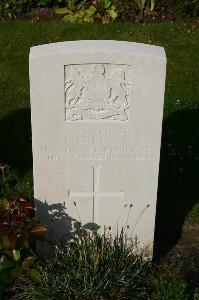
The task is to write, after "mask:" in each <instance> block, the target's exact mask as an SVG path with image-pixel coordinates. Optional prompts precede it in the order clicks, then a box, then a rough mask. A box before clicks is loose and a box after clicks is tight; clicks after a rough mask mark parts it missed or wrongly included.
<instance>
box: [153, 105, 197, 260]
mask: <svg viewBox="0 0 199 300" xmlns="http://www.w3.org/2000/svg"><path fill="white" fill-rule="evenodd" d="M198 199H199V110H186V109H184V110H179V111H176V112H175V113H173V114H172V116H171V117H169V118H168V119H166V120H165V121H164V123H163V135H162V147H161V156H160V175H159V187H158V201H157V212H156V230H155V244H154V256H155V259H159V258H161V257H164V256H165V255H166V254H167V253H168V252H169V250H171V248H172V247H173V246H174V245H175V244H176V242H177V241H178V239H179V237H180V235H181V230H182V226H183V224H184V221H185V219H186V217H187V215H188V213H189V212H190V210H191V209H192V207H193V206H194V204H196V202H197V200H198Z"/></svg>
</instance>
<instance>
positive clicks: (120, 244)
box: [9, 232, 188, 300]
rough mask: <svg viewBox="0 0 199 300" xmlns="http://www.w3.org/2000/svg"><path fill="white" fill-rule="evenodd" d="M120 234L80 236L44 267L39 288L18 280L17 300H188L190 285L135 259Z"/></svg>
mask: <svg viewBox="0 0 199 300" xmlns="http://www.w3.org/2000/svg"><path fill="white" fill-rule="evenodd" d="M133 251H134V247H133V246H132V244H127V243H126V242H125V238H124V235H123V234H122V233H121V234H120V235H118V237H117V238H116V239H114V240H113V239H111V238H110V237H108V232H106V233H105V235H103V236H99V235H92V236H89V235H88V236H85V235H84V236H82V235H81V234H80V235H79V236H76V237H75V238H74V239H72V240H70V242H67V244H66V246H65V247H64V248H59V247H56V248H55V251H54V255H53V257H52V258H50V259H48V260H42V261H39V262H38V264H37V267H38V268H39V269H40V272H41V274H42V280H41V281H40V282H39V284H38V283H37V284H35V283H34V282H31V280H30V279H28V278H27V277H21V278H19V280H18V282H17V283H16V284H15V285H14V287H12V288H11V289H10V296H11V295H12V293H14V297H13V298H12V297H9V299H13V300H23V299H26V300H43V299H49V300H55V299H63V300H64V299H66V300H70V299H71V300H73V299H84V300H86V299H87V300H94V299H95V300H97V299H98V300H100V299H101V300H103V299H104V300H105V299H107V300H108V299H113V300H114V299H129V300H130V299H136V300H138V299H140V300H141V299H142V300H145V299H151V300H159V299H162V300H171V299H172V300H186V299H188V298H187V296H188V289H187V283H186V282H185V281H184V280H183V279H182V277H180V275H179V273H178V271H177V270H176V267H175V270H174V268H173V267H171V266H168V265H166V264H162V265H161V266H156V267H155V266H153V265H152V264H151V263H150V262H149V261H147V260H146V259H143V258H142V256H141V255H140V256H138V255H135V254H133Z"/></svg>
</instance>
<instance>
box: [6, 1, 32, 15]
mask: <svg viewBox="0 0 199 300" xmlns="http://www.w3.org/2000/svg"><path fill="white" fill-rule="evenodd" d="M32 7H33V1H32V0H1V1H0V17H2V18H5V17H9V18H10V19H11V18H15V17H16V15H19V14H21V13H24V12H26V11H28V10H30V9H31V8H32Z"/></svg>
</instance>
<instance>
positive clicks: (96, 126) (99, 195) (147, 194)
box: [30, 41, 166, 249]
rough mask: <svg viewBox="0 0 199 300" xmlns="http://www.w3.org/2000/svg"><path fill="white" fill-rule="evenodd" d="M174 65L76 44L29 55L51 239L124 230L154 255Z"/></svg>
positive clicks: (111, 46) (123, 50)
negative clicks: (167, 92)
mask: <svg viewBox="0 0 199 300" xmlns="http://www.w3.org/2000/svg"><path fill="white" fill-rule="evenodd" d="M165 73H166V57H165V52H164V49H163V48H161V47H156V46H151V45H144V44H137V43H131V42H119V41H75V42H63V43H56V44H49V45H41V46H37V47H33V48H31V51H30V94H31V115H32V143H33V165H34V196H35V199H36V200H35V201H36V205H37V209H38V214H39V216H40V219H41V221H42V223H43V224H44V225H47V226H48V228H49V238H51V239H53V240H61V239H62V238H63V236H65V235H68V234H70V233H73V232H75V228H76V227H77V224H78V222H81V225H82V226H83V227H85V228H90V229H91V228H98V227H99V228H100V229H99V231H100V232H103V231H104V226H105V227H106V228H108V227H109V226H110V227H111V231H112V233H113V235H114V234H116V232H117V230H119V231H120V230H121V228H122V227H123V229H124V230H125V232H126V233H127V234H128V236H129V237H137V239H138V241H140V243H141V245H142V246H143V245H144V246H150V248H151V249H152V247H153V239H154V227H155V213H156V197H157V186H158V169H159V153H160V143H161V126H162V115H163V102H164V88H165Z"/></svg>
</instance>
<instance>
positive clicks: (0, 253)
mask: <svg viewBox="0 0 199 300" xmlns="http://www.w3.org/2000/svg"><path fill="white" fill-rule="evenodd" d="M0 224H1V227H0V285H1V286H3V287H5V286H7V285H9V284H11V283H12V282H13V281H14V280H15V279H16V278H17V277H18V276H20V275H21V274H23V273H24V272H25V273H27V274H28V275H29V276H30V277H31V278H32V279H33V280H35V281H37V282H38V281H39V279H40V281H41V275H40V274H39V273H38V270H37V269H34V268H32V265H33V263H34V262H35V260H36V257H35V255H34V252H33V249H34V245H35V241H36V240H37V239H40V238H41V237H42V236H43V234H44V232H45V231H46V229H45V228H44V227H43V226H41V225H40V223H39V222H38V220H37V218H36V217H35V214H34V209H33V204H31V203H30V202H29V201H28V199H27V197H26V196H25V195H19V196H14V197H10V198H7V199H6V198H5V199H2V200H0Z"/></svg>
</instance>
